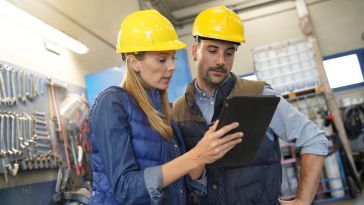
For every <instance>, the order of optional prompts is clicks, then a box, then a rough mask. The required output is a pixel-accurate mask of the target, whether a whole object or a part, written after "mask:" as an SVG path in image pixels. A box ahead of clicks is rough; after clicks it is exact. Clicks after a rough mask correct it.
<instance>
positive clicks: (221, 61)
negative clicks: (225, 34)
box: [216, 53, 225, 66]
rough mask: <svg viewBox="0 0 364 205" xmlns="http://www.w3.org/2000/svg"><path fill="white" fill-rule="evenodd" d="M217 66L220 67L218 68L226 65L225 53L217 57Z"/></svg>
mask: <svg viewBox="0 0 364 205" xmlns="http://www.w3.org/2000/svg"><path fill="white" fill-rule="evenodd" d="M216 65H218V66H222V65H225V56H224V54H223V53H219V54H218V55H217V59H216Z"/></svg>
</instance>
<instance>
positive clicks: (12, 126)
mask: <svg viewBox="0 0 364 205" xmlns="http://www.w3.org/2000/svg"><path fill="white" fill-rule="evenodd" d="M10 117H11V141H12V146H11V150H12V151H13V152H14V155H19V154H20V151H19V150H18V149H16V140H17V139H16V137H15V136H16V133H15V132H16V129H15V126H16V117H15V116H14V115H11V116H10Z"/></svg>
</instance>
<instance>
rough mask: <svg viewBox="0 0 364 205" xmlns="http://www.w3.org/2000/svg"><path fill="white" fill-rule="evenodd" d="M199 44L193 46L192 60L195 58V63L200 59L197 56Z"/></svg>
mask: <svg viewBox="0 0 364 205" xmlns="http://www.w3.org/2000/svg"><path fill="white" fill-rule="evenodd" d="M198 46H199V45H198V44H197V43H194V44H193V45H192V51H191V54H192V58H193V61H197V59H198V56H197V49H198Z"/></svg>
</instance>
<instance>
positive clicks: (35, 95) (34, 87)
mask: <svg viewBox="0 0 364 205" xmlns="http://www.w3.org/2000/svg"><path fill="white" fill-rule="evenodd" d="M37 84H38V76H37V75H33V96H34V98H37V97H38V86H37Z"/></svg>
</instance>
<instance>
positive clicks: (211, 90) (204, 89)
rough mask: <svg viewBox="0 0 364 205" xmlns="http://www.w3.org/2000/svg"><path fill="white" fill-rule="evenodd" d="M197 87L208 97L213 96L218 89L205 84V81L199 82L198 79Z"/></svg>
mask: <svg viewBox="0 0 364 205" xmlns="http://www.w3.org/2000/svg"><path fill="white" fill-rule="evenodd" d="M197 86H198V88H199V89H200V90H201V91H202V92H204V93H205V94H206V95H208V96H213V95H214V93H215V90H216V88H217V86H213V85H208V84H206V83H205V82H203V80H199V79H198V78H197Z"/></svg>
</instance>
